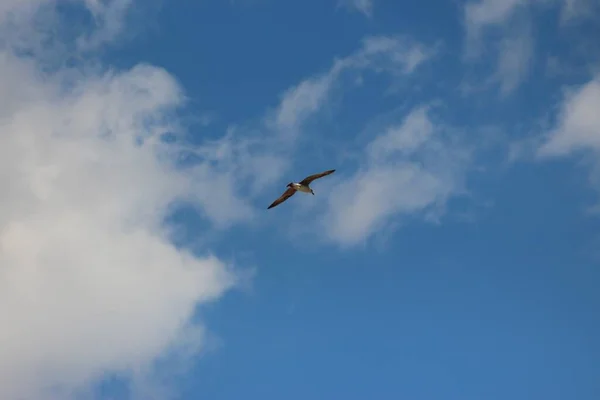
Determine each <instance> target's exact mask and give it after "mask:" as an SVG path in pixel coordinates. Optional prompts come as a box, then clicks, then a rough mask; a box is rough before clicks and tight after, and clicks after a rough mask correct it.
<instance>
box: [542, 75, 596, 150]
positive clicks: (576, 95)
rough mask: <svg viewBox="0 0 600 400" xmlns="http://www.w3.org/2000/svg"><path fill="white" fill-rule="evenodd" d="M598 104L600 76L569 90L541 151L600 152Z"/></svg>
mask: <svg viewBox="0 0 600 400" xmlns="http://www.w3.org/2000/svg"><path fill="white" fill-rule="evenodd" d="M599 105H600V76H597V77H595V78H594V79H592V80H591V81H589V82H587V83H586V84H584V85H582V86H581V87H578V88H576V89H574V90H571V91H569V92H568V94H567V95H566V96H565V98H564V100H563V102H562V104H561V105H560V112H559V116H558V123H557V126H556V127H555V128H554V129H553V130H552V131H551V132H550V133H549V134H548V137H547V140H546V141H545V142H544V143H543V144H542V145H541V147H540V149H539V153H538V154H539V155H540V156H543V157H556V156H565V155H568V154H571V153H575V152H580V151H585V150H591V151H596V152H600V114H599V113H598V106H599Z"/></svg>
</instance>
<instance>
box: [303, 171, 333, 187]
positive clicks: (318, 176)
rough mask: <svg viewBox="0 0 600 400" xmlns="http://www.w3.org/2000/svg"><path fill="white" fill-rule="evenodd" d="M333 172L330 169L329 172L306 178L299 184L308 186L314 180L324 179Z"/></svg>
mask: <svg viewBox="0 0 600 400" xmlns="http://www.w3.org/2000/svg"><path fill="white" fill-rule="evenodd" d="M334 172H335V169H330V170H329V171H325V172H321V173H319V174H314V175H310V176H307V177H306V178H304V179H302V181H300V184H302V185H309V184H310V183H311V182H312V181H314V180H315V179H319V178H322V177H324V176H326V175H329V174H333V173H334Z"/></svg>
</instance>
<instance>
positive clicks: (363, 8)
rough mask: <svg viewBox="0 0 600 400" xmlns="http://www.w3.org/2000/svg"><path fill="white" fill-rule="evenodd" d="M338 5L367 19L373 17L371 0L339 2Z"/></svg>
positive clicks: (342, 0) (341, 0)
mask: <svg viewBox="0 0 600 400" xmlns="http://www.w3.org/2000/svg"><path fill="white" fill-rule="evenodd" d="M338 4H340V5H342V6H344V7H346V8H349V9H354V10H357V11H359V12H361V13H363V14H364V15H365V16H367V17H371V15H373V0H340V1H339V3H338Z"/></svg>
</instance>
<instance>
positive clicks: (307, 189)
mask: <svg viewBox="0 0 600 400" xmlns="http://www.w3.org/2000/svg"><path fill="white" fill-rule="evenodd" d="M291 187H293V188H294V189H296V190H297V191H298V192H303V193H307V194H308V193H312V194H313V195H314V194H315V192H313V190H312V189H311V188H310V187H309V186H308V185H303V184H301V183H296V182H292V183H291Z"/></svg>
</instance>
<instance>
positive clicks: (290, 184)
mask: <svg viewBox="0 0 600 400" xmlns="http://www.w3.org/2000/svg"><path fill="white" fill-rule="evenodd" d="M293 185H294V183H293V182H290V183H288V184H287V185H286V187H292V186H293Z"/></svg>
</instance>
